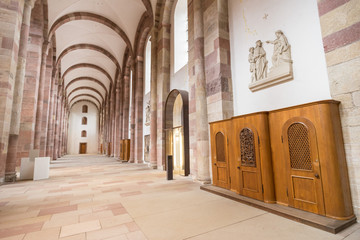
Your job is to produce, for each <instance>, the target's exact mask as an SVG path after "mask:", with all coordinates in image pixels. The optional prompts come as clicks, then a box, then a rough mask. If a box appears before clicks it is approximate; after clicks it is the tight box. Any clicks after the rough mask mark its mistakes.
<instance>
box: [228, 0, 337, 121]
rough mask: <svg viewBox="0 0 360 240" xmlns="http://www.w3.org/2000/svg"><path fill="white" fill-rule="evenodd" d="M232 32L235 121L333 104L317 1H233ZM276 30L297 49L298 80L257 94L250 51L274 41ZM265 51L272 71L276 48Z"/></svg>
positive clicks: (231, 4)
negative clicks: (252, 85)
mask: <svg viewBox="0 0 360 240" xmlns="http://www.w3.org/2000/svg"><path fill="white" fill-rule="evenodd" d="M229 27H230V47H231V69H232V81H233V92H234V114H235V115H241V114H247V113H252V112H257V111H269V110H274V109H279V108H284V107H289V106H294V105H299V104H303V103H308V102H313V101H318V100H325V99H331V97H330V90H329V83H328V76H327V70H326V62H325V55H324V50H323V44H322V37H321V30H320V20H319V14H318V8H317V2H316V1H314V0H302V1H298V0H267V1H263V0H241V1H239V0H229ZM276 30H282V31H283V32H284V34H285V36H286V37H287V39H288V41H289V43H290V45H291V53H292V59H293V62H294V63H293V71H294V80H292V81H290V82H286V83H282V84H279V85H276V86H273V87H270V88H266V89H263V90H259V91H256V92H254V93H253V92H251V91H250V90H249V88H248V85H249V83H250V77H251V75H250V71H249V66H250V65H249V62H248V54H249V48H250V47H253V46H255V42H256V41H257V40H259V39H260V40H262V41H263V42H265V41H266V40H274V39H275V31H276ZM264 49H265V51H266V55H267V60H268V62H269V68H270V67H271V65H272V64H271V56H272V54H273V45H272V44H266V43H264Z"/></svg>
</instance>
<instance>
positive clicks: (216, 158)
mask: <svg viewBox="0 0 360 240" xmlns="http://www.w3.org/2000/svg"><path fill="white" fill-rule="evenodd" d="M228 154H229V153H228V139H227V122H220V123H216V124H212V125H211V155H212V170H213V171H212V172H213V184H214V185H215V186H218V187H222V188H226V189H229V188H230V176H229V164H228V163H229V159H228Z"/></svg>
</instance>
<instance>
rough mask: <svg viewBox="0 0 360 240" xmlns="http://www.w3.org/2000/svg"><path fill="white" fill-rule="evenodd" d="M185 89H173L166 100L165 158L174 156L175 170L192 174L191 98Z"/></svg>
mask: <svg viewBox="0 0 360 240" xmlns="http://www.w3.org/2000/svg"><path fill="white" fill-rule="evenodd" d="M188 99H189V98H188V93H187V92H186V91H184V90H177V89H174V90H172V91H171V92H170V93H169V95H168V97H167V99H166V102H165V114H164V117H165V137H166V140H165V158H164V159H163V165H164V166H165V167H166V168H167V166H166V158H167V156H168V155H172V156H173V160H174V172H175V173H176V174H180V175H183V176H187V175H189V174H190V154H189V150H190V146H189V100H188Z"/></svg>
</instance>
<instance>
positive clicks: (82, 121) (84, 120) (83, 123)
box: [81, 117, 87, 125]
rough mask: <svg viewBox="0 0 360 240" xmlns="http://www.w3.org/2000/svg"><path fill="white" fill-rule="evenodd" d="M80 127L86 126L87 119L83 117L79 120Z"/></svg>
mask: <svg viewBox="0 0 360 240" xmlns="http://www.w3.org/2000/svg"><path fill="white" fill-rule="evenodd" d="M81 124H82V125H87V117H83V118H82V120H81Z"/></svg>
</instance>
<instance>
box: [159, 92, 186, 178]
mask: <svg viewBox="0 0 360 240" xmlns="http://www.w3.org/2000/svg"><path fill="white" fill-rule="evenodd" d="M179 95H180V97H181V99H182V102H183V116H182V117H183V119H182V122H183V127H184V160H185V176H187V175H189V174H190V138H189V94H188V92H187V91H184V90H178V89H174V90H172V91H171V92H170V93H169V95H168V97H167V98H166V101H165V108H164V131H167V130H169V129H172V128H173V109H174V103H175V100H176V98H177V97H178V96H179ZM164 151H166V149H165V148H164ZM164 156H165V157H164V158H163V159H162V162H163V166H166V157H167V156H166V153H165V154H164Z"/></svg>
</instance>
